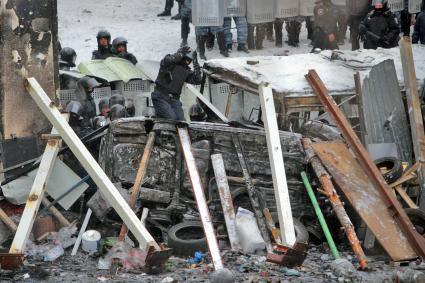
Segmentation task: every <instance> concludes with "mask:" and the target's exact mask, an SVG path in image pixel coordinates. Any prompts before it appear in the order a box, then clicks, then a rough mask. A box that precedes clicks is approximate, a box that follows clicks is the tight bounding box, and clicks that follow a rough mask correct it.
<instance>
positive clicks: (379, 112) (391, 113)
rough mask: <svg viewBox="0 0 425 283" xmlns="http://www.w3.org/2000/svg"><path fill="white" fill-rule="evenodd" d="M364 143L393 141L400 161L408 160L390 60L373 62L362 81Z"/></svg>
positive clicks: (406, 129)
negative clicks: (376, 63)
mask: <svg viewBox="0 0 425 283" xmlns="http://www.w3.org/2000/svg"><path fill="white" fill-rule="evenodd" d="M362 98H363V110H364V117H365V124H366V143H367V144H377V143H395V144H396V145H397V149H398V152H399V156H400V157H401V158H402V160H403V161H408V162H410V163H411V162H412V142H411V138H410V137H411V136H410V132H409V124H408V119H407V115H406V111H405V109H404V104H403V100H402V96H401V92H400V87H399V85H398V79H397V74H396V71H395V66H394V62H393V60H386V61H383V62H381V63H380V64H378V65H376V66H374V67H373V68H372V70H371V71H370V73H369V76H367V77H366V78H365V79H364V81H363V86H362Z"/></svg>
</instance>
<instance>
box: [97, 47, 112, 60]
mask: <svg viewBox="0 0 425 283" xmlns="http://www.w3.org/2000/svg"><path fill="white" fill-rule="evenodd" d="M109 57H114V53H112V46H111V45H109V47H107V48H105V47H100V46H99V48H98V49H97V50H94V51H93V55H92V60H95V59H106V58H109Z"/></svg>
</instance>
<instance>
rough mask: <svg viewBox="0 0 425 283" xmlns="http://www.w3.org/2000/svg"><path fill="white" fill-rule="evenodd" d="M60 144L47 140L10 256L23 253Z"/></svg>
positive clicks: (58, 141)
mask: <svg viewBox="0 0 425 283" xmlns="http://www.w3.org/2000/svg"><path fill="white" fill-rule="evenodd" d="M59 116H60V114H59ZM61 118H62V117H61ZM62 119H63V118H62ZM60 144H61V142H60V140H49V141H48V142H47V146H46V150H45V151H44V154H43V157H42V159H41V162H40V166H39V168H38V172H37V175H36V176H35V180H34V183H33V185H32V188H31V192H30V195H29V197H28V200H27V203H26V205H25V209H24V212H23V214H22V217H21V221H20V222H19V225H18V230H17V231H16V234H15V237H14V238H13V242H12V245H11V247H10V251H9V253H11V254H22V253H23V252H24V251H25V245H26V243H27V240H28V237H29V235H30V233H31V230H32V226H33V224H34V220H35V217H36V215H37V212H38V209H39V207H40V204H41V201H42V199H43V196H44V191H45V188H46V186H45V184H46V180H47V179H48V178H49V176H50V173H51V172H52V169H53V164H54V162H55V160H56V157H57V155H58V152H59V147H60Z"/></svg>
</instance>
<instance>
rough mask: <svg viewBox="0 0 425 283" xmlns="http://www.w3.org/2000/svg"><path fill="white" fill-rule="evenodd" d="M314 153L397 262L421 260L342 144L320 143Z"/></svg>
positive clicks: (316, 145) (315, 147)
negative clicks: (417, 258)
mask: <svg viewBox="0 0 425 283" xmlns="http://www.w3.org/2000/svg"><path fill="white" fill-rule="evenodd" d="M313 149H314V151H315V152H316V154H317V155H318V156H319V158H320V160H321V161H322V162H323V164H324V165H325V166H326V168H327V170H328V171H329V172H330V173H331V174H332V176H333V178H334V180H335V182H336V183H337V184H338V186H339V188H340V189H341V191H342V192H343V193H344V195H345V197H346V198H347V200H348V201H349V203H350V204H351V205H352V206H353V208H354V209H355V210H356V212H357V213H358V214H359V216H360V217H361V218H362V220H363V221H364V222H365V223H366V225H367V226H368V227H369V229H370V230H371V231H372V232H373V233H374V235H375V236H376V238H377V239H378V241H379V243H380V244H381V245H382V247H383V248H384V249H385V251H386V252H387V253H388V255H389V256H390V257H391V258H392V260H394V261H403V260H410V259H414V258H416V257H417V255H416V252H415V251H414V250H413V248H412V246H411V245H410V243H409V241H408V238H407V237H406V235H405V233H403V231H402V230H401V228H400V226H399V225H397V223H396V221H395V219H394V217H393V215H392V214H391V211H390V210H389V209H388V208H387V205H386V204H385V202H384V201H383V199H382V197H381V194H380V192H379V191H378V190H377V189H375V187H374V186H373V184H372V183H371V181H370V180H369V178H368V177H367V176H366V174H365V173H364V171H363V169H362V168H361V166H360V165H359V163H358V162H357V161H356V159H355V158H354V156H353V155H352V154H351V152H350V151H349V149H348V148H347V147H346V146H345V145H344V144H343V143H342V142H332V143H316V144H313Z"/></svg>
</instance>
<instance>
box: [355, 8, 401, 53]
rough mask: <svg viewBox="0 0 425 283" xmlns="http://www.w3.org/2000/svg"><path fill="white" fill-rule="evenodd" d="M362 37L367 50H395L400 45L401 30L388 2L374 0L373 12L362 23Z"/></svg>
mask: <svg viewBox="0 0 425 283" xmlns="http://www.w3.org/2000/svg"><path fill="white" fill-rule="evenodd" d="M359 31H360V36H361V37H362V38H363V39H364V48H365V49H377V48H378V47H382V48H393V47H396V46H397V45H398V40H399V34H400V28H399V25H398V23H397V19H396V17H395V15H394V14H393V13H392V12H391V11H390V9H389V7H388V0H374V1H373V11H372V12H370V13H369V14H368V15H367V17H366V18H365V19H364V20H363V21H362V22H361V24H360V27H359Z"/></svg>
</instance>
